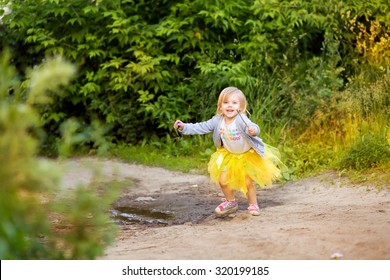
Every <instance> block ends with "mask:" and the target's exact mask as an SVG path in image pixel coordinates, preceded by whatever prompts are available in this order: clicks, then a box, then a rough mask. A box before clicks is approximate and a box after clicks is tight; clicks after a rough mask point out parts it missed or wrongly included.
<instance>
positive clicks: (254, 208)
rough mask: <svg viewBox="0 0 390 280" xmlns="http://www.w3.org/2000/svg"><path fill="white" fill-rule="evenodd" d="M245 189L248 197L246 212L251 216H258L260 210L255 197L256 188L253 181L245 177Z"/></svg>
mask: <svg viewBox="0 0 390 280" xmlns="http://www.w3.org/2000/svg"><path fill="white" fill-rule="evenodd" d="M246 188H247V189H248V193H247V197H248V204H249V207H248V210H249V213H250V214H251V215H253V216H259V215H260V209H259V206H258V205H257V197H256V188H255V185H254V184H253V181H252V179H251V178H249V177H246Z"/></svg>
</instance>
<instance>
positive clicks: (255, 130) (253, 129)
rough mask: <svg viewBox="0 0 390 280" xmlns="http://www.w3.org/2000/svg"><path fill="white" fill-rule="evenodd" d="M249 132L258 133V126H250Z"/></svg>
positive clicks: (252, 134)
mask: <svg viewBox="0 0 390 280" xmlns="http://www.w3.org/2000/svg"><path fill="white" fill-rule="evenodd" d="M248 134H249V135H250V136H256V134H257V128H256V126H250V127H248Z"/></svg>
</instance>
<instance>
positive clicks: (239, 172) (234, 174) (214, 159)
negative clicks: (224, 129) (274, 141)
mask: <svg viewBox="0 0 390 280" xmlns="http://www.w3.org/2000/svg"><path fill="white" fill-rule="evenodd" d="M279 163H281V161H280V155H279V152H278V150H277V149H276V148H274V147H272V146H269V145H266V147H265V157H264V158H263V157H261V156H260V155H259V154H257V153H256V152H255V151H254V150H253V149H250V150H249V151H247V152H245V153H243V154H233V153H230V152H229V151H228V150H226V149H225V148H223V147H222V148H219V149H218V150H217V151H216V152H215V153H214V154H212V155H211V158H210V161H209V163H208V171H209V173H210V177H211V179H212V181H214V182H215V183H216V184H217V185H219V182H220V178H221V175H224V176H223V184H226V185H227V186H228V187H229V188H230V189H232V190H236V191H241V192H243V193H244V194H246V193H247V192H248V189H247V187H246V179H247V177H249V178H250V179H252V180H253V181H254V182H255V183H257V184H258V185H259V187H261V188H266V187H270V186H271V185H272V182H274V181H275V180H276V179H278V178H279V177H280V176H281V171H280V169H279V167H278V165H279ZM225 172H226V173H225Z"/></svg>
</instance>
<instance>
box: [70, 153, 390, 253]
mask: <svg viewBox="0 0 390 280" xmlns="http://www.w3.org/2000/svg"><path fill="white" fill-rule="evenodd" d="M91 163H94V164H98V166H99V168H100V169H101V170H102V172H103V175H104V176H103V177H104V178H105V180H128V182H129V183H128V186H127V187H126V190H125V192H124V193H123V195H122V196H121V197H119V198H118V200H117V202H116V203H115V204H114V205H113V208H115V209H133V210H134V209H141V210H142V211H144V213H146V212H147V213H149V214H150V213H154V214H156V216H155V218H150V220H147V219H145V220H143V221H140V222H130V221H129V222H126V219H125V218H126V217H127V216H126V217H125V218H123V217H122V218H123V220H121V221H119V220H118V221H119V222H118V223H119V224H120V231H119V234H118V236H117V238H116V241H115V242H114V243H113V244H112V246H111V247H109V248H107V250H106V252H105V254H104V255H103V256H102V257H101V259H106V260H107V259H108V260H119V259H122V260H131V259H136V260H143V259H148V260H154V259H155V260H163V259H167V260H194V259H195V260H205V259H207V260H222V259H224V260H225V259H226V260H235V259H237V260H256V259H267V260H325V259H331V258H333V257H334V256H340V258H342V259H352V260H379V259H385V260H389V259H390V193H389V190H390V188H389V187H386V188H384V189H382V190H377V189H375V188H372V187H370V186H354V185H352V184H351V183H349V182H348V180H347V179H346V178H343V177H342V178H340V177H338V176H337V175H336V174H333V173H325V174H321V175H319V176H316V177H311V178H307V179H304V180H300V181H296V182H289V183H287V184H285V185H283V186H281V185H275V186H273V187H272V188H270V189H266V190H259V191H258V193H257V195H258V201H259V205H260V208H261V215H260V216H258V217H253V216H250V215H249V214H248V213H247V211H246V207H247V205H246V199H245V198H244V197H242V196H240V197H239V198H238V201H239V205H240V207H239V211H238V212H237V213H236V214H234V215H230V216H228V217H225V218H218V217H216V216H215V215H214V213H213V210H214V208H215V207H216V206H217V205H218V204H219V203H220V199H221V195H220V191H219V189H218V187H216V186H214V185H212V184H211V183H210V181H209V179H208V177H207V176H203V175H195V174H184V173H179V172H172V171H167V170H165V169H162V168H155V167H147V166H141V165H134V164H128V163H122V162H119V161H113V160H97V159H92V158H87V159H77V160H71V161H67V162H66V163H65V164H64V165H65V167H66V170H67V172H66V176H65V178H64V184H63V185H64V187H67V188H69V187H70V188H71V187H74V186H75V185H77V184H78V183H85V182H88V181H90V180H91V177H92V173H91V172H90V171H89V169H88V168H87V167H86V166H89V165H90V164H91ZM130 180H131V181H132V183H130ZM145 211H146V212H145ZM148 211H149V212H148ZM113 213H114V212H113ZM117 214H118V213H117ZM149 217H152V215H149ZM161 221H162V222H161Z"/></svg>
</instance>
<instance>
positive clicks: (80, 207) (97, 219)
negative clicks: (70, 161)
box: [0, 52, 115, 260]
mask: <svg viewBox="0 0 390 280" xmlns="http://www.w3.org/2000/svg"><path fill="white" fill-rule="evenodd" d="M9 60H10V55H9V53H8V52H5V54H3V55H1V56H0V73H2V74H1V75H0V162H1V163H2V165H1V168H0V192H1V195H0V259H2V260H3V259H94V258H96V256H98V255H101V254H102V253H103V249H104V247H105V246H107V244H108V243H109V242H110V241H111V240H112V238H113V233H114V225H113V224H112V222H111V221H110V220H109V217H108V212H107V211H108V207H109V203H110V202H112V201H113V199H114V195H115V192H114V191H112V190H111V189H110V188H102V186H101V184H99V183H98V181H99V178H98V177H96V176H95V179H96V180H97V181H93V182H92V183H91V184H90V185H87V186H78V187H77V188H76V189H75V190H71V191H69V192H63V191H61V190H60V186H61V169H60V167H59V166H58V164H57V165H56V164H54V163H53V162H51V161H50V160H48V159H45V158H41V157H38V156H37V151H38V148H39V144H40V143H39V138H37V136H38V135H42V131H41V127H40V124H41V122H40V116H39V114H38V113H37V108H36V107H37V106H39V105H42V104H43V105H45V104H48V103H49V102H50V99H51V98H50V95H52V94H55V92H59V90H60V88H61V87H62V86H65V85H66V84H68V83H69V81H70V79H71V78H72V77H74V76H75V73H76V68H75V67H74V65H72V64H70V63H69V62H66V61H64V60H63V59H61V58H56V59H47V60H46V62H45V63H44V64H42V65H40V66H38V67H37V68H36V69H35V70H34V71H32V72H31V74H30V76H31V78H30V79H29V81H28V86H27V90H26V91H24V90H22V89H23V87H22V86H21V82H19V81H18V79H17V76H16V71H15V69H14V68H13V67H11V66H9ZM49 93H50V94H49ZM97 194H100V195H97Z"/></svg>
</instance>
